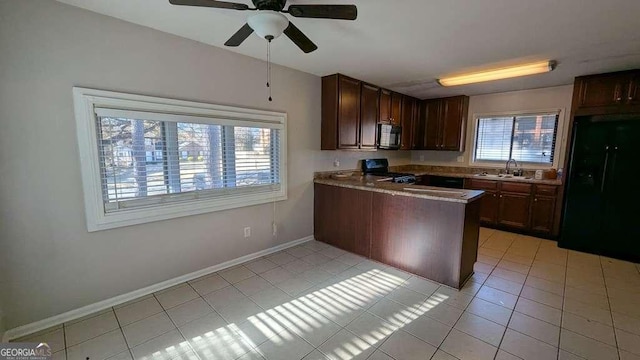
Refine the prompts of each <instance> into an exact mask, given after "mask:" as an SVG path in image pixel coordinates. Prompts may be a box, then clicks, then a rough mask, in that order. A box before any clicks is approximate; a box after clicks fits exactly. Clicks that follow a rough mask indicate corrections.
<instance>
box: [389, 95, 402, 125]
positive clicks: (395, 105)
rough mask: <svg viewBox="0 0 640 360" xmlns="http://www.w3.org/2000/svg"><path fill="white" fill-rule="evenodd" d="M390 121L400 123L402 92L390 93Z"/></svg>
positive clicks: (395, 123)
mask: <svg viewBox="0 0 640 360" xmlns="http://www.w3.org/2000/svg"><path fill="white" fill-rule="evenodd" d="M390 120H391V123H392V124H394V125H401V123H402V94H399V93H397V92H392V93H391V119H390Z"/></svg>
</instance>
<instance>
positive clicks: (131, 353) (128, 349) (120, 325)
mask: <svg viewBox="0 0 640 360" xmlns="http://www.w3.org/2000/svg"><path fill="white" fill-rule="evenodd" d="M111 311H113V317H115V318H116V322H117V323H118V328H119V329H120V333H121V334H122V338H123V339H124V344H125V345H126V346H127V351H129V355H131V359H135V357H134V356H133V350H131V347H129V341H127V337H126V336H124V330H123V329H122V324H120V319H118V315H117V314H116V309H115V308H114V307H111ZM115 355H118V354H115ZM115 355H114V356H115Z"/></svg>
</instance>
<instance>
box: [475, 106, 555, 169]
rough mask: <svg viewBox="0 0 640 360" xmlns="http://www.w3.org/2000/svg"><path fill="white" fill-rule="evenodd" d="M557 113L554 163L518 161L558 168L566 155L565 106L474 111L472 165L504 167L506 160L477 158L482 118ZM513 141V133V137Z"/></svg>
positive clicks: (527, 165) (523, 164) (535, 165)
mask: <svg viewBox="0 0 640 360" xmlns="http://www.w3.org/2000/svg"><path fill="white" fill-rule="evenodd" d="M554 113H555V114H557V116H558V122H557V123H556V133H555V137H554V141H555V147H554V152H553V163H540V162H525V161H518V165H519V166H520V167H523V168H524V167H530V168H538V169H548V168H557V167H558V166H559V165H560V164H561V161H560V160H561V158H563V157H564V149H563V147H564V145H563V144H564V141H565V138H564V136H563V134H564V133H565V130H566V129H565V121H564V114H565V109H564V108H552V109H539V110H526V111H502V112H488V113H474V114H473V121H472V124H473V125H472V126H473V132H472V133H473V138H472V144H471V145H472V146H473V147H472V151H471V154H470V155H471V156H470V157H469V165H470V166H482V167H492V168H504V166H505V163H506V161H502V160H476V151H477V150H478V125H479V121H478V120H479V119H480V118H491V117H517V116H526V115H540V114H554ZM511 141H512V142H513V134H512V137H511Z"/></svg>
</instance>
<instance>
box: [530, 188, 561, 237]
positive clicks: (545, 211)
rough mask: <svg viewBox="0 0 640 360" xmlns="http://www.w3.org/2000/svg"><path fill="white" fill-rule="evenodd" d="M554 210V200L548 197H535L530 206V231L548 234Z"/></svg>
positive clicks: (551, 226) (551, 225)
mask: <svg viewBox="0 0 640 360" xmlns="http://www.w3.org/2000/svg"><path fill="white" fill-rule="evenodd" d="M555 208H556V198H555V197H550V196H536V197H535V198H534V199H533V203H532V204H531V230H532V231H536V232H542V233H550V232H551V230H552V229H553V220H554V217H555V216H554V215H555Z"/></svg>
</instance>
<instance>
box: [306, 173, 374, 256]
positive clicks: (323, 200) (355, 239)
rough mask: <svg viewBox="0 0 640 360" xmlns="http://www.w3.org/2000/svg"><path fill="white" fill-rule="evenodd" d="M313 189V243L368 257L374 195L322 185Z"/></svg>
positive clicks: (368, 192) (362, 191) (316, 185)
mask: <svg viewBox="0 0 640 360" xmlns="http://www.w3.org/2000/svg"><path fill="white" fill-rule="evenodd" d="M314 189H315V190H314V214H316V215H315V216H314V218H313V221H314V229H315V232H314V236H315V238H316V240H318V241H322V242H325V243H327V244H330V245H333V246H335V247H338V248H340V249H343V250H347V251H350V252H352V253H356V254H358V255H362V256H366V257H369V256H370V247H371V245H370V239H371V208H372V199H373V197H372V195H373V193H372V192H371V191H364V190H356V189H348V188H343V187H338V186H329V185H322V184H315V187H314ZM317 214H322V215H321V216H318V215H317Z"/></svg>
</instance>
